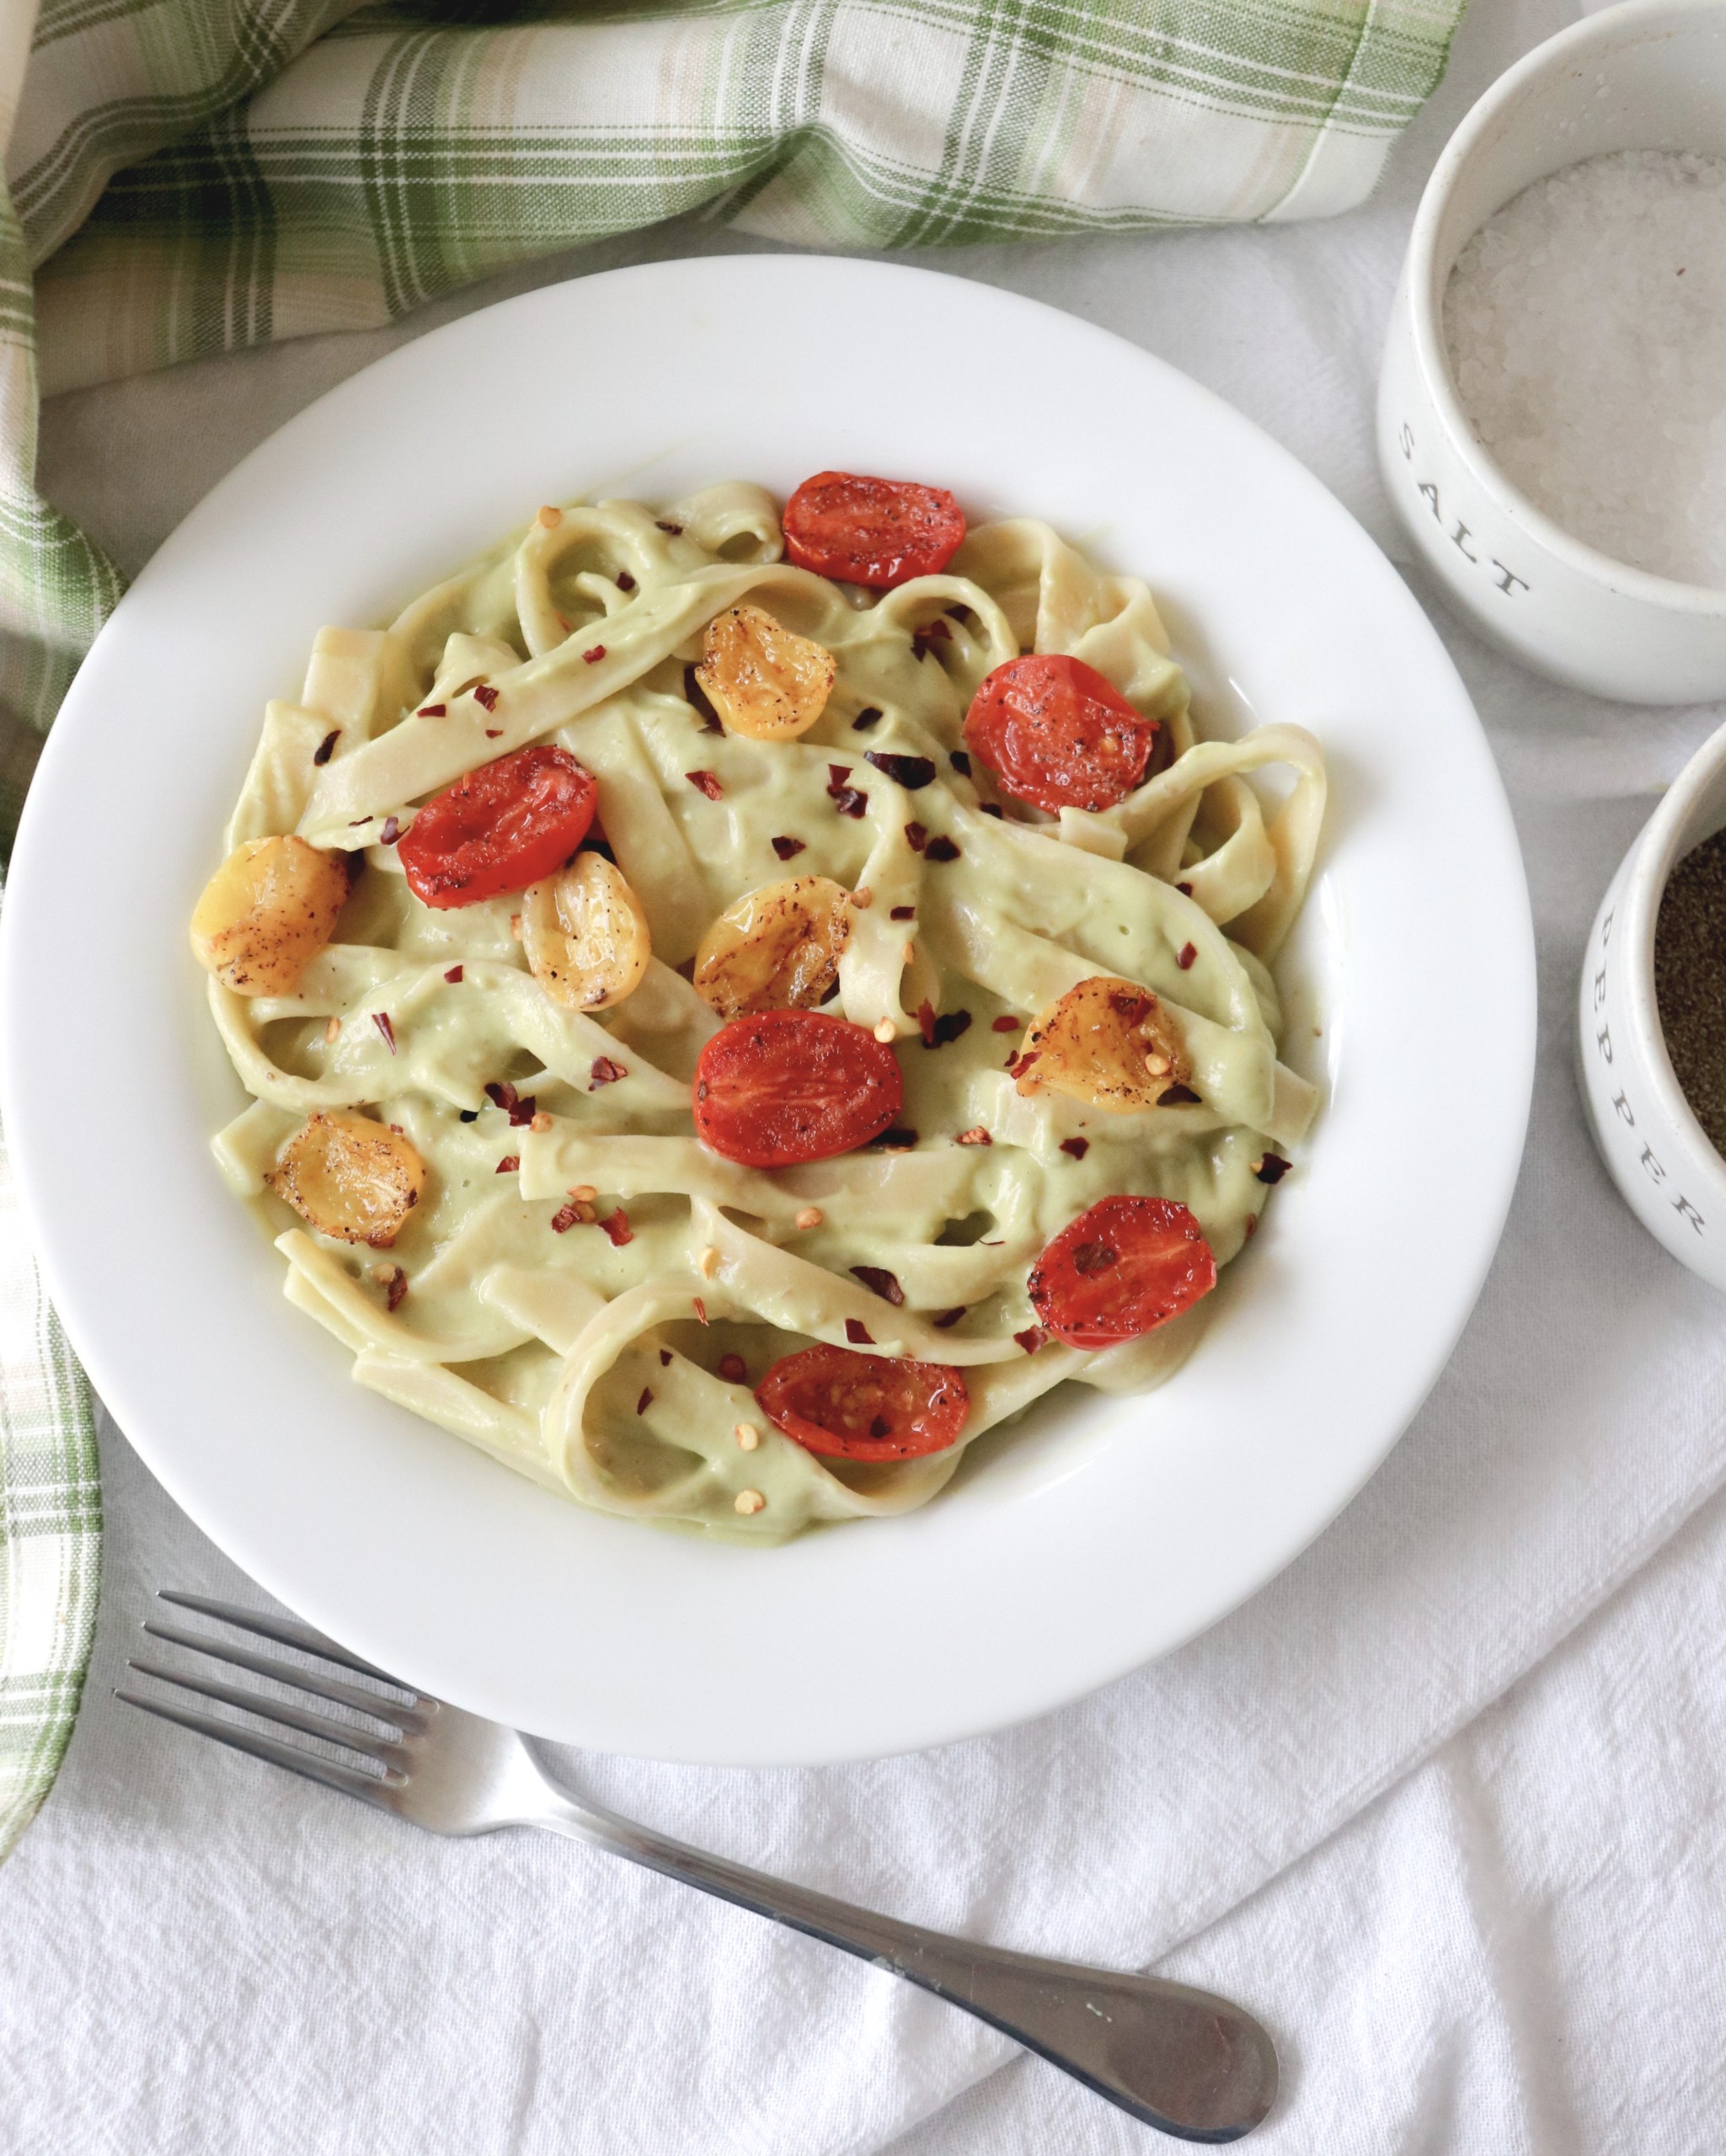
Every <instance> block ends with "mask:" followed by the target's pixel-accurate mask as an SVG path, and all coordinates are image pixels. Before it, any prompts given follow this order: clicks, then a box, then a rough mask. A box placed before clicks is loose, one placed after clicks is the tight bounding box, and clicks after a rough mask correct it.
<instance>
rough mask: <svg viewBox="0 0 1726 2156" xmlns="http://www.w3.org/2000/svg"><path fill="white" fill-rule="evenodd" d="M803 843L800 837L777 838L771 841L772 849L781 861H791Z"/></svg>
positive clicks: (800, 849)
mask: <svg viewBox="0 0 1726 2156" xmlns="http://www.w3.org/2000/svg"><path fill="white" fill-rule="evenodd" d="M804 843H805V841H804V840H802V839H792V838H777V839H775V840H774V841H773V851H774V852H775V853H777V854H778V857H779V858H780V860H781V861H792V860H794V859H795V858H796V857H797V856H798V855H799V853H801V852H802V851H803V849H804Z"/></svg>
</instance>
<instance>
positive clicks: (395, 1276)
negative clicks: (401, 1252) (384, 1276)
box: [383, 1265, 408, 1310]
mask: <svg viewBox="0 0 1726 2156" xmlns="http://www.w3.org/2000/svg"><path fill="white" fill-rule="evenodd" d="M407 1292H408V1276H407V1274H406V1273H403V1270H402V1268H401V1267H400V1266H399V1265H398V1266H397V1267H396V1268H395V1270H394V1271H393V1273H391V1274H390V1276H389V1278H388V1280H387V1282H386V1283H385V1284H384V1290H383V1294H384V1306H385V1308H386V1309H387V1310H398V1309H399V1308H400V1307H401V1301H402V1298H403V1295H405V1294H407Z"/></svg>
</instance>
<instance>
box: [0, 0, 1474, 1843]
mask: <svg viewBox="0 0 1726 2156" xmlns="http://www.w3.org/2000/svg"><path fill="white" fill-rule="evenodd" d="M1461 7H1462V0H637V4H633V5H630V4H626V3H624V0H613V4H611V5H609V6H607V5H596V4H592V0H402V4H393V0H366V4H363V5H356V4H355V0H40V14H39V17H38V19H36V21H35V34H34V41H33V44H31V45H30V47H29V52H28V56H27V53H26V44H27V41H28V40H30V35H31V24H30V19H29V17H30V4H29V0H13V6H12V8H11V9H10V10H9V11H8V9H6V8H3V7H0V141H8V152H7V159H6V174H7V185H6V188H5V189H0V854H3V852H4V851H5V849H6V847H7V846H8V842H9V839H10V835H11V833H12V831H13V828H14V827H15V825H16V820H17V814H18V809H19V804H20V803H21V802H22V799H23V793H24V786H25V784H26V783H27V782H28V779H29V771H30V769H31V766H32V765H33V762H34V758H35V749H36V747H37V746H38V745H39V744H40V736H41V734H42V731H43V730H44V729H45V728H46V726H47V723H48V722H49V720H50V719H51V717H52V715H53V712H54V711H55V710H56V707H57V706H58V703H59V701H60V698H61V695H62V694H63V693H64V691H65V689H66V686H67V682H68V681H69V680H70V679H71V676H72V671H73V670H74V669H75V667H76V665H77V660H78V659H79V656H80V655H81V654H82V653H83V651H84V650H85V649H86V648H88V644H89V642H90V640H91V638H93V637H94V634H95V632H96V630H97V629H98V628H99V626H100V625H101V623H102V622H103V621H104V619H105V618H106V616H107V615H108V613H109V612H110V611H111V609H112V608H113V606H114V605H115V602H116V601H117V600H118V598H119V596H120V589H121V583H120V577H119V575H118V574H117V573H116V572H115V568H114V567H113V565H112V564H111V563H109V562H108V561H107V560H106V559H105V558H104V556H103V555H102V553H101V552H100V550H99V548H97V547H95V546H94V545H93V544H92V543H91V542H89V541H88V539H87V538H85V537H84V536H83V534H82V533H81V532H79V531H77V530H76V529H75V528H74V527H73V526H72V525H71V524H69V523H68V522H67V520H66V519H64V518H63V517H61V516H60V515H58V514H57V512H56V510H54V509H52V508H51V506H50V505H49V504H47V503H46V502H45V501H44V500H43V499H41V497H40V495H39V494H38V493H37V492H36V488H35V454H36V409H37V397H38V391H39V387H40V390H41V392H43V393H51V392H52V391H53V390H55V389H61V388H69V387H77V386H79V385H81V384H84V383H88V382H99V381H102V380H104V379H106V378H108V377H110V376H115V375H121V374H126V373H130V372H135V371H140V370H142V369H145V368H149V367H158V366H170V365H172V364H173V363H174V362H175V361H176V360H184V359H190V358H194V357H198V356H201V355H206V354H211V353H216V352H225V351H231V350H238V349H242V348H244V347H246V346H248V345H253V344H264V343H266V342H268V341H269V340H270V339H274V338H278V337H291V336H297V335H303V334H307V333H309V332H312V331H316V330H325V329H338V328H362V327H372V326H376V325H377V324H379V323H384V322H387V321H389V320H391V319H393V318H396V317H398V316H399V315H401V314H403V313H405V312H407V311H408V310H409V309H410V308H413V307H418V306H420V305H422V304H423V303H424V302H425V301H427V300H430V299H433V298H436V297H437V296H440V295H441V294H442V293H445V292H448V291H452V290H453V289H454V288H456V287H457V286H461V285H463V284H466V283H468V282H470V281H471V280H473V279H474V278H477V277H480V276H483V275H485V274H486V273H487V272H488V271H490V270H497V269H500V268H502V267H504V266H505V265H506V264H510V263H514V262H519V261H521V260H524V259H531V258H532V257H534V256H536V255H541V254H547V253H553V252H555V251H556V250H558V249H559V248H565V247H568V246H569V245H571V244H573V243H577V242H580V241H583V240H592V239H598V238H602V237H607V235H609V234H612V233H615V232H623V231H627V230H629V229H631V228H632V227H638V226H642V225H647V224H651V223H655V222H657V221H660V220H661V219H664V218H666V217H670V216H676V215H678V214H680V213H681V214H687V213H689V212H692V211H693V212H699V213H701V214H703V215H704V216H708V217H710V218H713V219H715V220H723V221H730V222H732V223H735V224H736V225H738V226H739V227H741V228H743V229H745V230H748V231H751V232H759V233H762V234H766V235H767V236H769V237H774V238H778V239H783V240H788V241H790V242H793V243H799V244H802V245H815V246H867V247H874V248H911V247H922V248H927V247H949V246H955V245H959V244H961V243H966V242H971V241H990V240H1002V239H1016V238H1040V239H1046V238H1050V237H1061V236H1063V235H1066V234H1070V233H1086V232H1120V231H1136V230H1144V229H1146V228H1150V227H1158V226H1169V225H1183V224H1185V225H1193V224H1213V223H1219V222H1223V221H1230V220H1239V219H1246V218H1263V219H1275V218H1282V217H1290V216H1317V215H1323V214H1326V213H1327V212H1329V211H1336V210H1339V209H1344V208H1347V207H1349V206H1350V205H1352V204H1353V203H1355V202H1357V201H1359V200H1360V199H1361V198H1362V197H1363V196H1364V195H1365V194H1366V193H1367V192H1368V191H1369V189H1371V185H1372V184H1373V182H1374V180H1375V179H1376V177H1377V173H1378V170H1379V168H1380V165H1381V162H1382V160H1383V157H1384V154H1385V152H1386V150H1387V147H1388V146H1389V144H1390V142H1391V141H1392V139H1393V137H1394V136H1395V135H1396V134H1397V131H1398V130H1399V129H1400V128H1401V127H1403V125H1405V124H1406V122H1407V121H1408V120H1409V119H1410V118H1411V117H1412V116H1413V113H1414V112H1415V111H1416V110H1417V109H1418V108H1419V105H1420V104H1421V102H1422V100H1423V99H1424V98H1425V97H1426V96H1427V94H1428V93H1429V91H1430V90H1431V89H1432V88H1433V86H1434V84H1435V83H1436V82H1437V80H1438V78H1439V76H1440V73H1441V72H1442V71H1443V67H1444V64H1445V55H1446V52H1447V50H1448V47H1449V43H1450V38H1451V32H1452V30H1453V29H1454V27H1455V24H1456V18H1457V17H1458V15H1459V14H1460V13H1461ZM27 58H28V74H27V76H26V61H27ZM21 87H22V88H24V95H23V97H22V99H21V100H20V94H19V93H20V88H21ZM14 115H16V119H15V124H14ZM8 138H9V139H8ZM33 270H34V272H35V279H34V287H33V284H32V271H33ZM39 353H40V375H41V379H40V384H39V381H38V368H39ZM98 1547H99V1497H98V1488H97V1481H96V1460H95V1449H94V1434H93V1425H92V1414H91V1404H90V1399H89V1395H88V1390H87V1388H86V1387H85V1385H84V1383H83V1378H82V1376H81V1374H80V1373H79V1371H78V1369H77V1365H76V1364H75V1363H74V1362H73V1360H72V1357H71V1355H70V1353H69V1352H68V1350H67V1346H66V1343H65V1341H64V1340H63V1338H62V1337H61V1334H60V1331H59V1328H58V1326H57V1325H56V1321H55V1320H54V1316H53V1314H52V1312H51V1310H49V1309H48V1307H47V1305H46V1304H45V1300H44V1299H43V1296H42V1293H41V1289H40V1283H39V1282H38V1281H37V1278H36V1275H35V1268H34V1267H33V1265H32V1263H31V1261H30V1257H29V1251H28V1250H27V1248H26V1247H25V1245H24V1240H23V1237H22V1233H21V1230H20V1225H19V1219H18V1217H17V1214H16V1211H15V1209H14V1208H13V1204H12V1200H11V1189H10V1183H9V1180H8V1177H7V1171H6V1164H5V1159H4V1154H3V1148H0V1856H3V1855H4V1854H5V1852H6V1850H7V1849H8V1848H9V1847H10V1846H11V1844H12V1843H13V1840H15V1838H16V1837H17V1835H18V1834H19V1833H20V1832H21V1831H22V1829H23V1827H24V1824H25V1823H26V1822H27V1821H28V1820H29V1817H30V1814H31V1813H32V1812H33V1811H34V1809H35V1806H36V1805H37V1804H38V1803H40V1800H41V1797H42V1795H43V1794H44V1792H45V1790H46V1789H47V1787H48V1785H49V1783H50V1782H51V1780H52V1779H53V1774H54V1771H55V1769H56V1765H57V1764H58V1762H59V1758H60V1756H61V1752H62V1751H63V1749H64V1748H65V1744H66V1741H67V1736H68V1734H69V1732H70V1729H71V1725H72V1716H73V1715H74V1713H75V1712H76V1710H77V1699H78V1692H79V1688H80V1686H81V1684H82V1681H83V1668H84V1663H85V1660H86V1658H87V1656H88V1646H89V1639H90V1633H91V1628H92V1625H93V1623H94V1612H95V1598H96V1586H97V1552H98Z"/></svg>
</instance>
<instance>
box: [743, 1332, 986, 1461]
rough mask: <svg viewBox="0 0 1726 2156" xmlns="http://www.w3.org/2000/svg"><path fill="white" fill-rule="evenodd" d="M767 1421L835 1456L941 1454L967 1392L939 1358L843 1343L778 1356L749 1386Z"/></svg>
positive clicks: (963, 1412)
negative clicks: (903, 1356)
mask: <svg viewBox="0 0 1726 2156" xmlns="http://www.w3.org/2000/svg"><path fill="white" fill-rule="evenodd" d="M755 1396H756V1399H757V1400H758V1401H760V1402H761V1412H762V1413H763V1414H764V1415H766V1417H767V1420H768V1421H769V1422H772V1423H773V1424H775V1425H776V1426H777V1427H778V1428H779V1429H782V1430H783V1432H784V1433H785V1434H786V1436H787V1437H788V1438H794V1439H795V1440H796V1442H797V1443H798V1444H800V1445H801V1446H803V1448H804V1450H805V1451H807V1452H819V1453H826V1454H827V1455H828V1457H829V1458H830V1459H838V1460H915V1459H916V1457H917V1456H918V1454H921V1453H926V1452H945V1451H946V1449H947V1448H948V1445H950V1444H952V1443H953V1441H954V1438H956V1437H957V1436H958V1435H959V1432H960V1431H961V1430H962V1429H964V1428H965V1417H966V1416H967V1415H968V1414H969V1413H970V1404H971V1403H970V1394H969V1393H968V1392H967V1391H966V1390H965V1380H964V1379H963V1378H962V1377H961V1376H960V1375H959V1372H958V1371H957V1370H954V1369H948V1366H947V1365H946V1364H944V1363H901V1362H897V1361H895V1360H894V1359H893V1358H891V1357H890V1356H887V1355H859V1354H857V1353H854V1352H853V1351H852V1349H851V1348H804V1350H803V1352H802V1353H801V1354H798V1355H785V1356H782V1357H781V1358H780V1359H779V1361H778V1362H777V1363H775V1364H774V1365H773V1367H772V1369H770V1370H769V1371H768V1372H767V1375H766V1376H765V1377H764V1378H763V1379H762V1380H761V1383H760V1384H759V1385H757V1386H756V1392H755Z"/></svg>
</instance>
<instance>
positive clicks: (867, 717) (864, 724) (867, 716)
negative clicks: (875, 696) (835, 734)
mask: <svg viewBox="0 0 1726 2156" xmlns="http://www.w3.org/2000/svg"><path fill="white" fill-rule="evenodd" d="M880 723H881V714H880V712H879V711H878V710H877V708H876V707H875V706H874V704H865V705H864V706H863V709H862V710H861V711H860V712H858V715H857V717H856V718H854V719H852V722H851V730H852V733H853V734H867V733H868V730H869V728H871V727H872V726H879V724H880Z"/></svg>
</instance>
